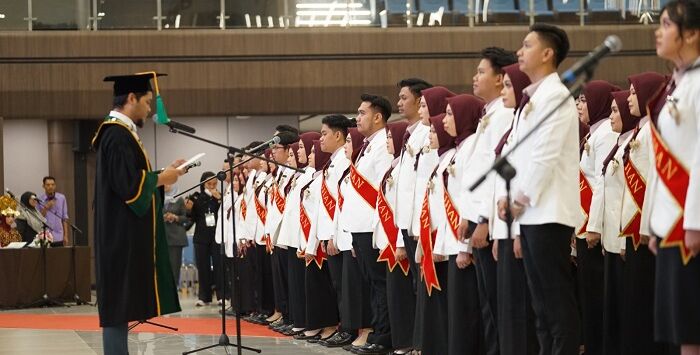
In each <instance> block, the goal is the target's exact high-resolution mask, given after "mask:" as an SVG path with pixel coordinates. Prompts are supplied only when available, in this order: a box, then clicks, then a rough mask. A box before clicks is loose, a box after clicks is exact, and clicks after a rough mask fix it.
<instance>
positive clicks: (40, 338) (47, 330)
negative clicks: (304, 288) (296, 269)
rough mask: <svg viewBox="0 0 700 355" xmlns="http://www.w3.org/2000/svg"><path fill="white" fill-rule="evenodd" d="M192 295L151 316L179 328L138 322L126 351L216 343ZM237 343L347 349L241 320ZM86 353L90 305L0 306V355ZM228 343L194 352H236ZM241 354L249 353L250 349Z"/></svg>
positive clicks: (92, 332)
mask: <svg viewBox="0 0 700 355" xmlns="http://www.w3.org/2000/svg"><path fill="white" fill-rule="evenodd" d="M195 301H196V299H195V298H193V297H187V296H183V297H181V300H180V302H181V305H182V308H183V311H182V312H180V313H177V314H174V315H171V316H167V317H162V318H158V319H157V320H156V321H158V322H160V323H163V324H166V325H171V326H175V327H179V328H180V331H178V332H172V331H167V330H161V329H159V328H155V327H152V326H148V325H140V326H138V327H136V328H135V329H134V330H133V331H132V332H130V333H129V354H130V355H148V354H156V355H161V354H162V355H165V354H167V355H173V354H181V353H182V352H184V351H189V350H193V349H196V348H200V347H203V346H207V345H211V344H214V343H216V342H218V339H219V333H220V326H221V318H220V317H219V313H218V310H219V309H220V307H217V306H213V305H212V306H205V307H199V308H197V307H195V306H194V302H195ZM226 324H227V332H226V333H227V334H228V335H229V337H230V340H231V342H235V341H236V337H235V334H236V329H235V320H234V319H229V318H227V322H226ZM241 333H242V334H243V338H242V339H243V340H242V343H243V345H245V346H249V347H253V348H257V349H261V350H262V351H263V354H270V355H282V354H327V355H331V354H350V353H349V352H346V351H344V350H342V349H328V348H325V347H322V346H319V345H315V344H309V343H307V342H305V341H297V340H294V339H292V338H290V337H284V336H280V335H278V334H277V333H274V332H272V331H270V330H269V329H266V327H262V326H258V325H253V324H250V323H246V322H242V325H241ZM42 353H43V354H46V355H64V354H65V355H68V354H70V355H88V354H102V334H101V332H100V330H99V325H98V321H97V309H96V308H95V307H93V306H72V307H52V308H34V309H21V310H4V311H0V354H1V355H5V354H7V355H10V354H12V355H25V354H26V355H29V354H32V355H36V354H42ZM236 353H237V352H236V349H235V348H232V347H229V348H228V349H224V348H221V347H219V348H215V349H210V350H206V351H203V352H200V353H199V354H236ZM243 353H244V354H254V353H253V352H250V351H245V350H244V352H243Z"/></svg>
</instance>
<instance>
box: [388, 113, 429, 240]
mask: <svg viewBox="0 0 700 355" xmlns="http://www.w3.org/2000/svg"><path fill="white" fill-rule="evenodd" d="M411 129H412V130H411ZM408 131H409V132H411V136H410V137H409V138H408V142H406V147H405V148H403V149H402V150H401V156H399V163H398V166H397V167H396V169H397V170H398V173H397V180H396V184H397V190H398V192H397V196H398V197H397V198H398V202H397V207H396V211H395V217H396V225H397V226H398V227H399V229H406V230H409V231H411V224H412V221H413V218H418V217H417V216H415V215H414V213H415V211H414V202H415V199H416V169H415V164H416V155H418V152H420V150H421V149H423V146H424V144H425V141H426V139H427V137H428V134H429V133H430V127H429V126H426V125H424V124H422V123H421V121H418V122H416V123H414V125H413V126H411V127H408ZM401 239H403V238H401Z"/></svg>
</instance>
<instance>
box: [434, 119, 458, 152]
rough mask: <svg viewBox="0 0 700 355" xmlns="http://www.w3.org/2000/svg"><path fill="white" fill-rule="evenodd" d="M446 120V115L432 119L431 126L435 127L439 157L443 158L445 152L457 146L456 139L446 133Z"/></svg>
mask: <svg viewBox="0 0 700 355" xmlns="http://www.w3.org/2000/svg"><path fill="white" fill-rule="evenodd" d="M444 119H445V114H444V113H441V114H439V115H437V116H432V117H430V125H431V126H433V127H435V133H437V139H438V145H439V147H438V155H439V156H442V155H443V154H445V152H447V151H448V150H450V149H452V148H454V147H455V146H456V145H455V139H454V137H452V136H450V135H449V134H447V131H445V124H444V123H443V121H444Z"/></svg>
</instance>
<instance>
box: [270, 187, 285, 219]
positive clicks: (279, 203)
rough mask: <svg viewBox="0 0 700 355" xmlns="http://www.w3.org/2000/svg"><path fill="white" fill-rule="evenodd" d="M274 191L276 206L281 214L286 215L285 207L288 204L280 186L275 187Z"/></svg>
mask: <svg viewBox="0 0 700 355" xmlns="http://www.w3.org/2000/svg"><path fill="white" fill-rule="evenodd" d="M272 191H273V192H272V194H273V197H274V201H275V204H276V205H277V210H278V211H280V213H284V206H285V205H286V204H287V203H286V200H285V199H284V197H282V194H281V193H280V188H279V185H275V188H274V189H273V190H272Z"/></svg>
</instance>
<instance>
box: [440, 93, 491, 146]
mask: <svg viewBox="0 0 700 355" xmlns="http://www.w3.org/2000/svg"><path fill="white" fill-rule="evenodd" d="M447 103H448V104H449V105H450V108H452V114H453V115H454V117H455V127H456V128H457V137H455V144H456V145H459V144H460V143H462V142H463V141H464V140H465V139H467V138H468V137H469V136H471V135H472V134H474V133H476V129H477V127H478V126H479V120H480V119H481V115H482V113H483V111H484V102H483V101H482V100H481V99H479V98H478V97H476V96H474V95H469V94H462V95H457V96H454V97H450V98H448V99H447Z"/></svg>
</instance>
